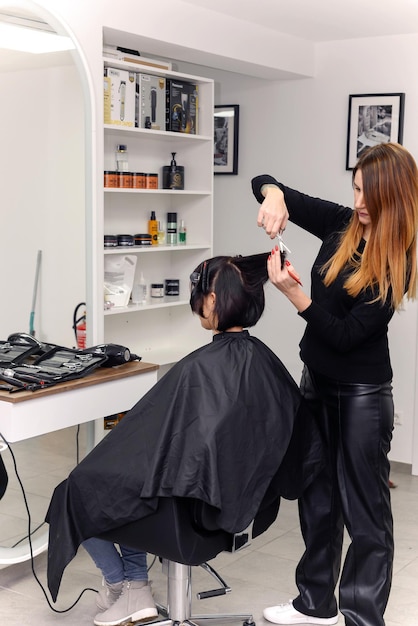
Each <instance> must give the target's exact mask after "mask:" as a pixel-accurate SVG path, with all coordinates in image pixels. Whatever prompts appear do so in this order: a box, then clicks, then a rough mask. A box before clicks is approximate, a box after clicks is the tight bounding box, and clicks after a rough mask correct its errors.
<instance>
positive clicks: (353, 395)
mask: <svg viewBox="0 0 418 626" xmlns="http://www.w3.org/2000/svg"><path fill="white" fill-rule="evenodd" d="M301 391H302V394H303V395H304V396H305V398H306V400H307V401H308V403H309V404H310V405H311V407H312V408H313V411H314V413H315V415H316V417H317V419H318V423H319V426H320V429H321V433H322V435H323V438H324V442H325V455H326V467H325V469H324V470H323V471H322V472H321V473H320V475H319V476H318V477H317V478H316V479H315V481H313V483H312V484H311V485H310V487H308V489H307V490H306V491H305V493H304V494H303V496H302V498H301V499H300V501H299V515H300V522H301V529H302V534H303V538H304V541H305V546H306V551H305V553H304V555H303V557H302V559H301V560H300V562H299V564H298V566H297V570H296V583H297V586H298V589H299V596H298V597H297V598H296V599H295V600H294V606H295V607H296V609H297V610H299V611H301V612H302V613H305V614H307V615H313V616H315V617H332V616H334V615H336V614H337V601H336V598H335V594H334V591H335V587H336V584H337V581H338V576H339V573H340V566H341V552H342V541H343V530H344V525H345V527H346V528H347V531H348V534H349V536H350V539H351V543H350V545H349V548H348V552H347V555H346V558H345V562H344V566H343V569H342V574H341V580H340V584H339V608H340V611H341V612H342V613H343V614H344V616H345V623H346V625H347V626H384V623H385V622H384V619H383V614H384V611H385V608H386V604H387V601H388V597H389V591H390V587H391V579H392V564H393V520H392V512H391V504H390V493H389V461H388V458H387V455H388V452H389V450H390V442H391V439H392V430H393V413H394V410H393V399H392V386H391V383H390V382H387V383H385V384H381V385H370V384H348V383H339V382H338V381H333V380H330V379H328V378H325V377H323V376H319V375H318V374H314V373H313V372H311V371H309V370H308V369H307V368H306V367H305V368H304V371H303V375H302V382H301Z"/></svg>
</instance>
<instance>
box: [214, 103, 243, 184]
mask: <svg viewBox="0 0 418 626" xmlns="http://www.w3.org/2000/svg"><path fill="white" fill-rule="evenodd" d="M238 132H239V104H226V105H224V106H222V105H217V106H215V112H214V125H213V133H214V137H213V166H214V173H215V174H238Z"/></svg>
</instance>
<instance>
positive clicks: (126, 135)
mask: <svg viewBox="0 0 418 626" xmlns="http://www.w3.org/2000/svg"><path fill="white" fill-rule="evenodd" d="M103 62H104V65H105V66H107V67H113V68H116V69H120V70H127V71H129V72H135V73H144V74H148V75H157V76H159V77H164V78H166V79H174V80H175V81H177V80H179V81H182V82H189V83H192V84H198V85H199V90H198V91H199V98H198V126H197V130H199V131H200V134H191V133H181V132H172V131H166V130H165V127H164V126H165V125H164V124H162V123H161V120H160V118H158V119H159V122H158V123H159V124H160V126H159V128H160V129H161V130H154V129H147V128H137V127H134V126H130V127H127V126H119V125H118V124H103V125H102V132H103V163H101V164H100V165H101V166H102V169H103V170H113V169H115V168H114V164H115V146H116V145H118V144H127V146H128V152H129V169H130V171H132V172H158V179H159V185H160V188H158V189H137V188H130V189H129V188H128V189H123V188H118V187H103V192H101V196H102V199H103V212H102V213H101V214H100V215H99V216H98V229H97V231H96V233H95V235H96V239H95V241H96V242H100V239H102V237H103V233H131V234H134V233H141V232H142V233H146V232H147V231H148V221H149V216H150V214H151V213H152V211H155V213H156V216H157V219H158V220H163V221H162V224H163V226H162V229H163V230H166V228H165V223H166V219H167V215H168V213H177V215H178V218H179V219H178V222H179V223H180V219H183V220H184V221H185V224H186V227H187V244H186V245H180V244H177V245H156V246H120V247H119V246H116V247H111V248H107V247H104V248H101V246H102V245H103V243H102V241H101V244H100V243H99V247H98V254H100V260H98V267H99V266H101V265H102V264H103V261H104V265H105V267H106V268H108V267H109V266H114V267H115V268H116V266H118V255H119V257H121V258H122V257H123V256H124V255H125V256H130V255H132V256H134V257H135V259H134V258H132V261H134V260H135V261H136V266H135V277H134V284H135V282H138V280H139V279H140V275H141V274H142V275H143V276H145V277H146V283H147V287H148V289H149V287H150V285H151V284H154V283H164V282H165V280H167V276H168V277H170V276H171V277H176V279H178V280H179V281H180V295H179V296H177V297H172V296H171V297H170V296H164V297H163V298H150V297H149V295H150V291H149V290H148V289H147V292H148V299H147V301H146V303H145V304H131V303H129V304H128V305H127V306H124V307H112V308H110V309H104V310H103V312H102V307H100V309H101V310H100V318H101V319H100V322H101V326H102V329H103V330H102V332H103V338H102V337H100V341H102V342H108V343H109V342H110V343H116V344H120V345H127V346H130V347H131V349H132V350H133V351H134V352H135V353H136V354H139V355H140V356H141V357H142V358H143V359H144V360H146V361H149V362H152V363H157V364H159V365H169V364H172V363H175V362H177V361H179V360H180V359H182V358H183V357H184V356H186V355H187V354H189V353H190V352H191V351H193V350H195V349H196V348H198V347H199V346H201V345H202V343H206V342H207V341H208V336H207V333H206V332H205V331H204V330H203V329H202V327H201V325H200V324H199V322H198V321H196V320H193V315H192V314H191V311H190V293H189V276H190V272H191V271H193V268H196V267H198V266H199V264H200V263H201V262H202V261H203V260H204V259H205V258H209V257H211V256H212V252H213V244H212V236H213V180H214V179H213V110H214V81H213V79H210V78H204V77H203V78H202V77H197V76H191V75H187V74H183V73H182V74H180V73H178V72H173V71H170V70H165V69H162V68H151V67H146V68H145V67H141V66H140V65H138V64H136V63H134V62H129V61H118V60H117V59H111V58H104V59H103ZM159 82H161V81H159ZM164 104H165V103H164ZM164 109H165V106H164ZM160 113H161V111H160ZM130 119H131V118H130ZM108 121H109V120H108ZM173 152H176V153H177V157H176V159H177V161H178V163H179V165H181V166H183V167H184V169H185V173H186V175H185V186H186V189H183V190H177V189H175V190H174V189H162V188H161V187H162V173H163V171H164V170H163V168H164V166H167V165H168V164H169V163H170V159H171V156H170V154H171V153H173ZM99 233H100V234H99ZM109 255H110V256H109ZM112 255H113V256H112ZM114 255H117V256H116V257H115V256H114ZM147 255H148V256H147ZM149 255H151V256H149ZM101 288H102V287H101V285H99V284H98V290H99V291H100V289H101Z"/></svg>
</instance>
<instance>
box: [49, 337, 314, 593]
mask: <svg viewBox="0 0 418 626" xmlns="http://www.w3.org/2000/svg"><path fill="white" fill-rule="evenodd" d="M301 401H302V400H301V396H300V392H299V389H298V387H297V385H296V383H295V382H294V380H293V379H292V377H291V376H290V374H289V373H288V372H287V370H286V368H285V367H284V365H283V364H282V363H281V361H280V360H279V359H278V358H277V356H275V355H274V353H273V352H272V351H271V350H270V349H269V348H267V346H266V345H264V344H263V343H262V342H261V341H260V340H258V339H256V338H254V337H251V336H250V334H249V333H248V331H243V332H239V333H221V334H217V335H214V337H213V341H212V343H210V344H209V345H207V346H204V347H202V348H200V349H198V350H196V351H195V352H193V353H191V354H189V355H188V356H186V357H185V358H184V359H182V360H181V361H180V362H178V363H177V364H176V365H174V366H173V367H172V368H171V369H170V370H169V371H168V373H167V374H166V375H165V376H164V377H163V378H162V379H161V380H160V381H158V382H157V383H156V385H154V387H153V388H152V389H151V390H150V391H149V392H148V393H147V394H146V395H145V396H144V397H143V398H142V399H141V400H140V401H139V402H138V403H137V404H136V405H135V406H134V407H133V408H132V409H131V411H129V413H128V414H127V415H126V416H125V417H124V419H123V420H122V421H121V422H120V423H119V424H118V425H117V427H116V428H114V429H113V430H112V431H111V432H110V433H109V434H108V435H107V436H106V437H105V438H104V439H103V440H102V441H101V442H100V443H99V444H98V445H97V446H96V447H95V448H94V449H93V450H92V451H91V452H90V454H88V455H87V456H86V458H85V459H84V460H83V461H82V462H81V463H80V464H79V465H78V466H77V467H76V468H75V469H74V470H73V471H72V472H71V474H70V475H69V477H68V479H67V480H65V481H64V482H62V483H61V484H60V485H58V487H57V488H56V489H55V491H54V494H53V496H52V500H51V503H50V507H49V510H48V513H47V521H48V523H49V525H50V530H49V555H48V586H49V589H50V591H51V594H52V597H53V598H54V600H55V599H56V596H57V594H58V589H59V585H60V582H61V578H62V574H63V571H64V568H65V567H66V565H67V564H68V563H69V562H70V561H71V559H72V558H73V557H74V556H75V554H76V552H77V549H78V546H79V545H80V544H81V542H82V541H84V540H85V539H87V538H88V537H92V536H97V535H99V534H101V533H103V532H105V531H108V530H112V529H116V528H119V527H121V526H123V525H125V524H127V523H128V522H132V521H136V520H138V519H140V518H143V517H145V516H147V515H149V514H150V513H152V512H153V511H154V510H155V509H156V508H157V507H158V499H159V498H161V497H170V496H180V497H188V498H196V499H198V500H201V501H203V502H205V503H208V504H210V505H212V506H213V507H216V508H217V509H218V510H219V514H218V518H217V523H218V524H219V528H221V529H223V530H226V531H227V532H231V533H235V532H240V531H242V530H243V529H244V528H246V527H247V526H248V525H249V524H250V523H251V521H252V520H253V519H254V517H255V516H256V514H257V511H258V510H259V506H260V503H261V502H262V501H263V498H265V497H266V493H267V492H268V489H270V491H273V492H274V493H270V494H269V497H270V498H271V497H274V496H276V497H277V496H279V495H283V496H284V497H287V498H291V499H293V498H296V497H298V496H299V495H300V493H301V491H302V489H303V487H304V486H305V485H306V484H307V483H308V482H310V480H311V479H312V477H313V476H314V474H315V471H316V470H317V468H318V465H319V457H320V452H319V448H320V446H319V444H318V439H317V436H316V433H315V432H314V433H313V432H312V430H311V428H312V424H313V421H312V419H311V418H310V417H308V418H307V417H306V415H305V412H304V410H301V408H300V405H301ZM296 417H297V419H296ZM292 434H293V439H292V446H291V447H292V454H288V455H287V457H286V458H285V454H286V451H287V450H288V448H289V444H290V443H291V437H292ZM283 460H284V461H285V462H284V463H282V462H283ZM281 467H282V468H283V471H282V472H280V471H279V472H278V470H279V469H280V468H281ZM273 478H274V480H273V482H272V479H273Z"/></svg>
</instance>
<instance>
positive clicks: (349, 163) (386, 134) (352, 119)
mask: <svg viewBox="0 0 418 626" xmlns="http://www.w3.org/2000/svg"><path fill="white" fill-rule="evenodd" d="M404 109H405V94H404V93H367V94H353V95H350V96H349V101H348V129H347V156H346V167H345V169H346V170H352V169H353V168H354V166H355V164H356V162H357V159H358V158H359V156H360V154H361V153H362V152H363V150H365V149H366V148H369V147H370V146H375V145H378V144H379V143H386V142H389V141H390V142H392V143H400V144H401V143H402V140H403V121H404Z"/></svg>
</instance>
